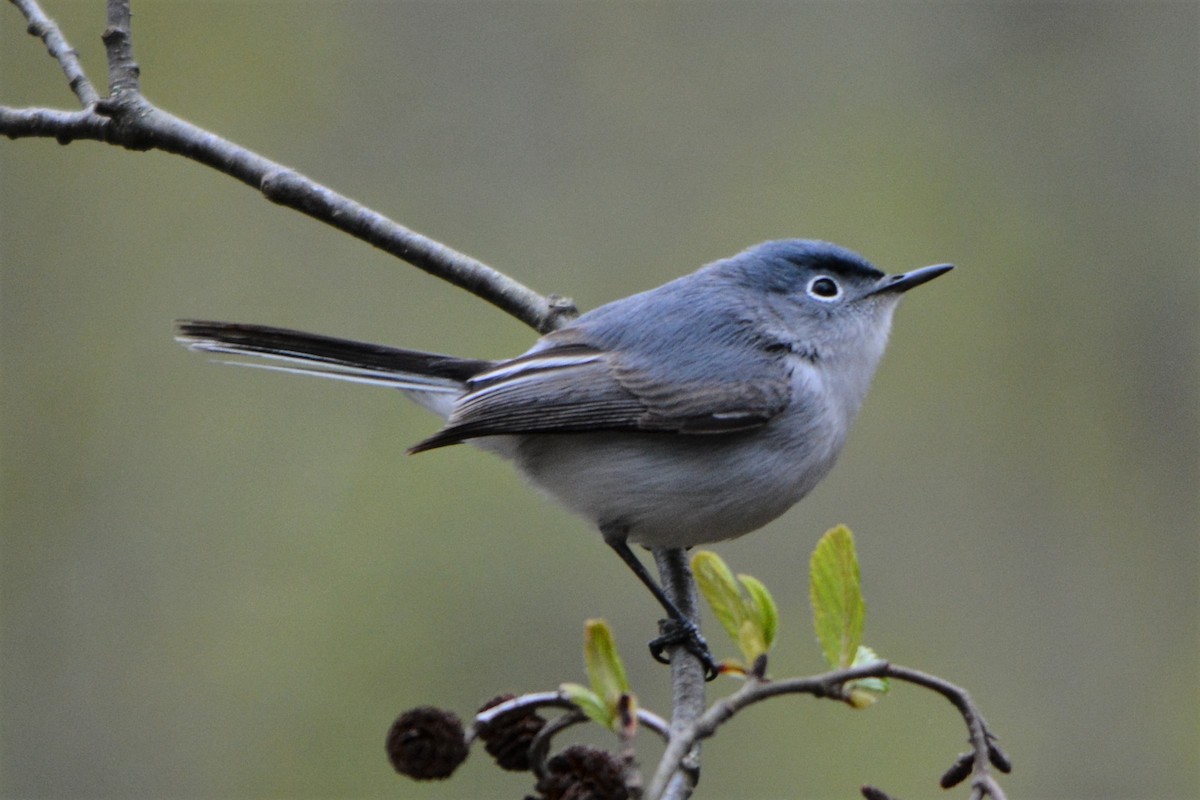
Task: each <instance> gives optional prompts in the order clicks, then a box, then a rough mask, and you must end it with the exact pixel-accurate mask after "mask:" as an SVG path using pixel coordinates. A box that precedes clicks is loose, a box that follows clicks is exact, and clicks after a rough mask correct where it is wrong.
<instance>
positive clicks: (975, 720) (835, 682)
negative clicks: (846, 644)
mask: <svg viewBox="0 0 1200 800" xmlns="http://www.w3.org/2000/svg"><path fill="white" fill-rule="evenodd" d="M862 678H893V679H895V680H898V681H904V682H907V683H912V684H915V685H917V686H923V687H925V688H926V689H931V690H932V691H935V692H937V693H938V694H940V695H942V696H943V697H945V698H946V699H947V700H949V701H950V702H951V703H953V704H954V707H955V708H957V709H958V711H959V713H960V714H962V717H963V721H964V722H966V724H967V730H968V732H969V740H970V743H971V749H972V751H973V754H972V770H971V772H972V773H973V774H974V776H975V778H974V780H973V781H972V784H971V788H972V793H971V798H972V800H981V799H982V798H984V797H990V798H993V800H1005V795H1004V790H1003V789H1001V788H1000V785H999V784H998V783H997V782H996V780H995V779H994V778H993V777H992V774H991V770H990V768H989V764H991V765H993V766H996V768H997V769H999V770H1001V771H1002V772H1006V771H1007V770H1008V760H1007V758H1005V757H1004V754H1003V753H1001V752H1000V750H999V748H998V747H997V746H996V743H995V740H994V738H993V737H992V735H991V732H990V731H989V730H988V728H987V723H986V722H985V721H984V719H983V715H982V714H981V713H980V712H979V709H978V708H976V706H975V704H974V703H973V702H972V700H971V697H970V695H969V694H968V693H967V691H966V690H965V689H962V688H960V687H958V686H955V685H954V684H952V683H950V682H949V681H945V680H942V679H941V678H938V677H935V676H933V675H928V674H926V673H924V672H919V671H917V670H914V669H909V668H907V667H901V666H896V665H893V664H889V663H888V662H886V661H877V662H875V663H872V664H867V665H864V666H861V667H853V668H851V669H844V670H837V671H835V672H827V673H825V674H822V675H815V676H813V677H808V678H789V679H786V680H780V681H766V680H761V679H759V678H758V677H757V676H756V675H754V674H753V673H751V674H750V675H748V676H747V681H746V683H745V684H744V685H743V686H742V688H740V689H739V690H738V691H736V692H734V693H733V694H731V695H729V696H728V697H724V698H722V699H720V700H718V701H716V702H715V703H713V704H712V706H711V707H709V709H708V711H706V712H704V714H702V715H701V716H700V717H699V718H697V719H696V720H695V721H694V722H693V723H692V724H691V725H690V726H688V727H686V728H685V729H683V730H677V731H674V734H673V735H672V737H671V742H670V743H669V744H668V745H667V750H666V752H665V753H664V754H663V757H662V760H661V761H660V762H659V765H658V771H657V772H656V773H655V775H654V779H653V780H652V781H651V782H650V788H649V790H648V791H647V792H646V797H647V798H648V800H659V798H666V797H670V796H671V794H670V787H671V781H672V780H673V778H674V775H675V774H676V773H677V772H682V771H684V770H686V769H687V766H686V758H687V756H688V753H689V752H691V749H692V748H693V747H694V746H695V744H696V743H697V742H699V741H700V740H702V739H707V738H708V737H710V736H712V735H713V734H715V733H716V732H717V729H718V728H720V726H721V725H723V724H724V723H725V722H727V721H728V720H729V719H730V718H731V717H733V715H734V714H737V713H738V712H739V711H741V710H742V709H744V708H746V707H748V706H751V705H753V704H755V703H758V702H761V701H763V700H766V699H768V698H771V697H777V696H779V695H785V694H809V695H812V696H813V697H818V698H819V697H828V698H831V699H834V700H842V701H844V702H849V699H850V693H849V684H851V683H853V682H854V681H856V680H860V679H862Z"/></svg>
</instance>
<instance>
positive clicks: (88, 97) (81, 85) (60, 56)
mask: <svg viewBox="0 0 1200 800" xmlns="http://www.w3.org/2000/svg"><path fill="white" fill-rule="evenodd" d="M12 3H13V5H15V6H16V7H17V8H19V9H20V10H21V13H22V14H24V15H25V19H26V20H28V21H29V25H28V27H27V28H26V30H27V31H28V32H29V33H30V35H32V36H36V37H38V38H39V39H41V40H42V42H43V43H44V44H45V45H46V50H47V51H49V53H50V55H51V56H52V57H53V58H54V59H55V60H56V61H58V63H59V66H61V67H62V70H63V72H64V73H65V74H66V76H67V83H68V84H69V85H70V87H71V91H72V92H74V93H75V96H76V97H77V98H79V102H80V104H82V105H83V106H85V107H88V106H94V105H95V104H96V101H97V100H99V99H100V95H99V93H98V92H97V91H96V87H94V86H92V82H91V81H89V80H88V77H87V75H85V74H84V72H83V65H82V64H81V63H79V53H78V52H76V51H75V48H73V47H71V45H69V44H67V40H66V39H64V38H63V35H62V31H61V30H59V28H58V25H57V24H56V23H55V22H54V20H52V19H50V18H49V17H47V16H46V14H45V12H43V11H42V9H41V7H39V6H38V4H37V3H36V2H34V0H12Z"/></svg>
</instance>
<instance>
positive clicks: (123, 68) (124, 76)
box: [100, 0, 142, 102]
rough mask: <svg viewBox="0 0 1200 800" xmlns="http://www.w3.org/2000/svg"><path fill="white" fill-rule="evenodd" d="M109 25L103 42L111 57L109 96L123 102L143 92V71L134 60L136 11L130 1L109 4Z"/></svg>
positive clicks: (102, 35) (110, 1) (109, 61)
mask: <svg viewBox="0 0 1200 800" xmlns="http://www.w3.org/2000/svg"><path fill="white" fill-rule="evenodd" d="M107 12H108V13H107V17H108V24H107V25H106V26H105V28H104V33H102V34H101V35H100V38H101V39H102V40H103V41H104V51H105V54H106V55H107V56H108V96H109V97H110V98H111V99H113V100H115V101H117V102H120V99H121V98H122V97H124V96H125V95H127V94H128V95H133V96H136V95H139V94H141V91H142V86H141V80H140V77H141V69H140V68H139V67H138V65H137V62H136V61H134V60H133V9H132V8H130V0H108V8H107Z"/></svg>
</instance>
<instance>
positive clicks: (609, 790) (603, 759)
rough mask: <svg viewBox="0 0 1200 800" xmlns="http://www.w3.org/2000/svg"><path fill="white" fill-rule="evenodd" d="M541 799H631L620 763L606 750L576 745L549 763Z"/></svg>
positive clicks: (542, 784)
mask: <svg viewBox="0 0 1200 800" xmlns="http://www.w3.org/2000/svg"><path fill="white" fill-rule="evenodd" d="M535 788H536V789H537V790H538V792H540V793H541V800H628V797H629V792H628V790H627V789H626V788H625V781H624V780H623V778H622V775H621V764H620V763H619V762H618V761H617V759H616V758H614V757H613V755H612V754H611V753H609V752H608V751H607V750H600V749H598V748H595V747H588V746H586V745H582V744H576V745H572V746H570V747H568V748H567V749H566V750H563V751H562V752H561V753H559V754H558V755H556V756H554V757H553V758H551V759H550V760H549V761H547V762H546V774H545V776H544V777H543V778H542V779H541V780H539V781H538V782H537V786H536V787H535Z"/></svg>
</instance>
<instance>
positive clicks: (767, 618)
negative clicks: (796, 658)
mask: <svg viewBox="0 0 1200 800" xmlns="http://www.w3.org/2000/svg"><path fill="white" fill-rule="evenodd" d="M738 580H739V581H741V582H742V586H743V587H744V588H745V589H746V594H747V595H749V596H750V607H751V610H752V611H753V613H754V616H755V617H756V618H757V621H758V627H759V629H760V630H761V631H762V639H763V650H762V651H761V652H763V653H765V652H767V650H770V649H771V645H773V644H775V634H776V633H778V632H779V606H777V605H775V598H773V597H771V593H770V592H768V591H767V587H766V586H765V585H763V582H762V581H760V580H759V579H758V578H755V577H754V576H752V575H738ZM759 655H760V653H755V654H754V655H750V654H748V653H747V654H746V658H747V659H748V660H749V661H753V660H754V659H755V658H758V656H759Z"/></svg>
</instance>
